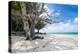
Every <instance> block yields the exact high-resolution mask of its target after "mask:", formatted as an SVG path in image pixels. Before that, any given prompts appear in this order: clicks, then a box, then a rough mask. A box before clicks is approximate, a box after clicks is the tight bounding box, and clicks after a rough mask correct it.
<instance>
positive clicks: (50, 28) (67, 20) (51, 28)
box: [40, 4, 78, 33]
mask: <svg viewBox="0 0 80 54" xmlns="http://www.w3.org/2000/svg"><path fill="white" fill-rule="evenodd" d="M45 9H46V10H47V11H48V13H49V14H50V15H51V16H52V17H51V19H52V21H53V23H52V24H47V25H46V26H45V27H44V28H43V29H41V30H40V31H41V32H46V33H52V32H78V6H77V5H68V4H47V5H45ZM54 21H57V22H58V23H56V22H54Z"/></svg>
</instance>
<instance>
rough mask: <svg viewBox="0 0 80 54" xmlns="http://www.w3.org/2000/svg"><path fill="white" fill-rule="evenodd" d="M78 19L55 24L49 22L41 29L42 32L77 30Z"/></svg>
mask: <svg viewBox="0 0 80 54" xmlns="http://www.w3.org/2000/svg"><path fill="white" fill-rule="evenodd" d="M77 19H78V18H75V19H74V20H73V22H70V21H69V22H67V23H64V22H60V23H54V24H48V25H46V26H45V28H43V29H41V30H40V32H47V33H50V32H77V30H78V28H77V27H78V24H77Z"/></svg>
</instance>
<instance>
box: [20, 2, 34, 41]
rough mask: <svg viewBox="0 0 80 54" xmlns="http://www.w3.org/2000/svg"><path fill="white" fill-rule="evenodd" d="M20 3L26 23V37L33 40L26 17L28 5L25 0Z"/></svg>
mask: <svg viewBox="0 0 80 54" xmlns="http://www.w3.org/2000/svg"><path fill="white" fill-rule="evenodd" d="M20 4H21V12H22V19H23V23H24V31H25V35H26V39H30V40H32V38H31V37H30V28H29V23H28V18H26V5H25V3H24V2H21V3H20Z"/></svg>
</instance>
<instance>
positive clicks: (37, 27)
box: [35, 20, 46, 33]
mask: <svg viewBox="0 0 80 54" xmlns="http://www.w3.org/2000/svg"><path fill="white" fill-rule="evenodd" d="M45 25H46V24H45V23H44V22H43V21H42V20H38V21H37V23H36V25H35V29H37V30H38V33H39V30H40V29H42V28H43V27H44V26H45Z"/></svg>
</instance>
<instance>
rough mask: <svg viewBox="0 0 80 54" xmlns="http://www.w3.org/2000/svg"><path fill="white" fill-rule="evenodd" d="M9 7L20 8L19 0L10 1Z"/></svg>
mask: <svg viewBox="0 0 80 54" xmlns="http://www.w3.org/2000/svg"><path fill="white" fill-rule="evenodd" d="M11 8H12V9H15V10H21V6H20V2H18V1H12V2H11Z"/></svg>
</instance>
